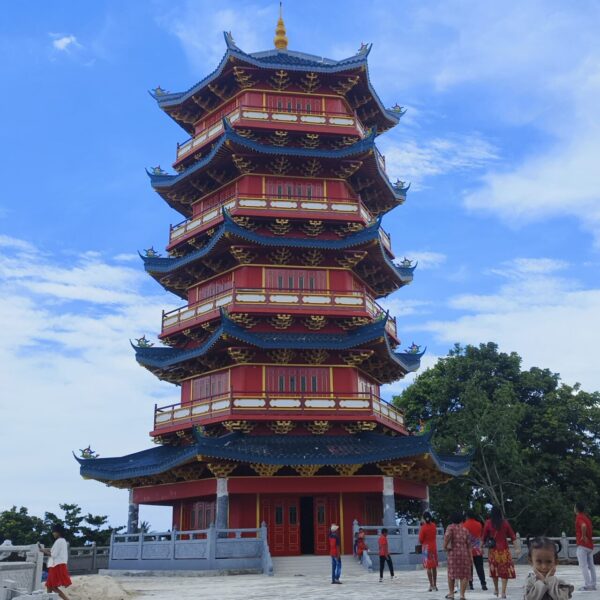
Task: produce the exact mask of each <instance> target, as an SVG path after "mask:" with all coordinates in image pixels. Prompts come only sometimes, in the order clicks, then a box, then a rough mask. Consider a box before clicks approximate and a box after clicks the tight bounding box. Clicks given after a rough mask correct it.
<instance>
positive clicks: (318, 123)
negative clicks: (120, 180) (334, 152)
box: [175, 105, 365, 164]
mask: <svg viewBox="0 0 600 600" xmlns="http://www.w3.org/2000/svg"><path fill="white" fill-rule="evenodd" d="M224 116H225V117H226V118H227V119H228V120H229V121H230V123H231V124H232V125H237V126H240V127H252V126H259V127H260V126H263V124H265V123H268V124H270V125H276V126H277V127H279V128H288V129H292V130H293V129H298V131H304V130H307V129H308V130H309V131H312V129H315V130H320V131H323V132H331V133H342V134H345V135H352V134H354V135H356V136H360V137H364V135H365V130H364V128H363V126H362V125H361V123H360V120H359V119H357V118H356V116H354V115H349V114H347V113H335V112H314V113H312V112H311V113H306V112H297V111H294V110H289V111H288V110H286V109H283V108H282V109H271V108H265V107H256V106H246V105H242V106H238V107H236V108H234V109H232V110H231V111H230V112H229V113H227V114H226V115H224ZM222 133H223V122H222V120H221V119H219V120H218V121H217V122H216V123H213V124H212V125H209V126H208V127H206V128H205V129H203V130H202V131H200V132H199V133H198V134H197V135H195V136H194V137H193V138H190V139H189V140H187V141H186V142H184V143H183V144H178V146H177V159H176V161H175V164H177V163H178V162H179V161H181V160H183V159H184V158H186V157H187V156H189V155H190V154H192V153H193V152H196V151H198V149H199V148H201V147H202V146H204V145H205V144H206V143H207V142H210V141H211V140H214V139H215V138H216V137H218V136H219V135H221V134H222Z"/></svg>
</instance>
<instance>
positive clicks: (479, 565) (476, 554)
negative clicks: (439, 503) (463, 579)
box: [463, 510, 487, 592]
mask: <svg viewBox="0 0 600 600" xmlns="http://www.w3.org/2000/svg"><path fill="white" fill-rule="evenodd" d="M463 527H464V528H465V529H466V530H467V531H468V532H469V534H470V536H471V554H472V555H473V565H474V566H475V570H476V571H477V576H478V577H479V582H480V583H481V589H482V590H483V591H484V592H485V591H486V590H487V584H486V582H485V571H484V569H483V552H482V549H481V536H482V534H483V524H482V523H481V521H480V520H479V517H478V516H477V515H476V514H475V511H472V510H469V511H467V519H466V520H465V522H464V523H463ZM469 589H471V590H472V589H473V570H472V569H471V580H470V581H469Z"/></svg>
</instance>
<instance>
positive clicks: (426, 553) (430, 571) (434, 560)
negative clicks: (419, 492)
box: [419, 511, 438, 592]
mask: <svg viewBox="0 0 600 600" xmlns="http://www.w3.org/2000/svg"><path fill="white" fill-rule="evenodd" d="M436 535H437V528H436V525H435V523H434V522H433V517H432V516H431V513H430V512H429V511H425V512H424V513H423V519H422V520H421V529H420V530H419V543H420V544H421V548H422V553H423V568H424V569H426V570H427V577H428V579H429V591H430V592H433V591H436V592H437V591H438V588H437V566H438V555H437V541H436Z"/></svg>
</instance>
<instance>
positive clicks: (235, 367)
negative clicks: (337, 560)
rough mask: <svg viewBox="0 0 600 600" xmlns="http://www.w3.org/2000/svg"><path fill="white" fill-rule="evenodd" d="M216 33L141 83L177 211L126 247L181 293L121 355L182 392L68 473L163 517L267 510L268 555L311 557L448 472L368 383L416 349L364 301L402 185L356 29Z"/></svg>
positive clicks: (261, 515)
mask: <svg viewBox="0 0 600 600" xmlns="http://www.w3.org/2000/svg"><path fill="white" fill-rule="evenodd" d="M226 42H227V52H226V55H225V57H224V59H223V61H222V62H221V64H220V65H219V67H218V69H217V70H216V71H215V72H214V73H213V74H212V75H211V76H209V77H208V78H206V79H205V80H203V81H201V82H200V83H199V84H197V85H196V86H194V87H193V88H192V89H191V90H189V91H188V92H185V93H182V94H170V93H167V92H165V91H164V90H162V89H160V88H158V89H157V90H155V91H154V95H155V97H156V99H157V101H158V104H159V106H160V107H161V108H162V109H163V110H164V111H165V112H166V113H167V114H168V115H169V116H170V117H171V118H173V119H174V120H175V121H176V122H178V123H179V124H180V125H181V126H182V127H183V128H184V129H185V130H186V131H188V132H189V134H190V135H191V138H190V139H189V140H188V141H187V142H185V143H183V144H181V145H179V146H178V148H177V155H176V160H175V163H174V165H173V166H174V169H175V171H176V174H174V175H168V174H167V173H165V172H164V171H163V170H162V169H160V167H157V168H155V169H153V170H152V172H151V173H150V177H151V181H152V185H153V187H154V189H155V190H156V191H157V192H158V193H159V194H160V196H162V197H163V198H164V199H165V201H166V202H168V204H169V205H170V206H171V207H173V208H174V209H175V210H177V211H178V212H180V213H181V214H182V216H184V217H185V220H184V221H183V222H181V223H179V224H178V225H175V226H171V229H170V234H169V241H168V244H167V246H166V250H167V253H168V254H167V256H160V255H158V254H157V253H156V252H154V250H150V251H147V252H146V256H145V257H143V258H144V262H145V268H146V270H147V271H148V272H149V273H150V274H151V276H153V277H154V278H155V279H156V280H157V281H158V282H159V283H161V285H163V286H164V287H165V288H166V289H167V290H170V291H172V292H173V293H175V294H177V295H179V296H180V297H181V298H182V299H183V300H184V301H185V306H183V307H181V308H179V309H177V310H174V311H170V312H165V313H163V316H162V330H161V333H160V335H159V339H160V340H161V342H162V343H163V344H164V347H153V345H152V344H150V343H148V342H147V341H146V340H145V338H142V339H141V340H138V347H137V348H136V356H137V360H138V361H139V362H140V364H141V365H143V366H145V367H146V368H148V369H149V370H150V371H151V372H153V373H154V374H155V375H156V376H158V377H159V378H161V379H164V380H166V381H170V382H172V383H175V384H177V385H178V386H179V390H180V392H181V396H180V399H179V401H178V402H177V403H176V404H174V405H171V406H166V407H156V408H155V414H154V423H153V428H152V431H151V436H152V437H153V438H154V441H155V442H156V443H157V444H158V447H157V448H154V449H152V450H147V451H144V452H142V453H138V454H137V455H130V457H123V458H122V459H104V460H106V461H113V462H112V463H111V462H106V463H102V462H101V461H102V460H103V459H96V460H95V461H94V464H92V463H91V462H90V461H83V462H82V473H84V475H86V476H89V477H93V478H96V479H100V480H102V481H106V482H107V483H109V484H111V485H115V486H117V487H126V488H130V489H132V490H133V499H134V502H136V503H139V504H164V505H169V506H172V507H173V527H175V528H177V529H180V530H184V529H185V530H189V529H202V528H204V527H206V526H207V525H208V524H209V523H211V522H213V521H215V520H216V522H217V524H218V525H220V526H229V527H236V528H237V527H257V526H258V525H259V524H260V523H261V522H262V521H265V522H266V523H267V526H268V531H269V545H270V549H271V553H272V554H273V555H286V554H289V555H293V554H300V553H317V554H325V553H326V552H327V546H326V536H327V533H328V529H329V525H330V523H332V522H335V523H340V524H341V531H342V540H343V550H344V552H351V545H352V540H351V537H352V533H351V532H352V522H353V520H354V519H357V520H358V521H359V522H361V523H372V524H374V523H381V522H383V521H386V522H387V523H390V522H391V521H393V518H394V516H393V499H394V497H410V498H418V499H422V500H426V499H427V495H428V493H427V487H428V485H429V484H436V483H440V482H443V481H445V480H446V479H447V478H448V477H450V476H451V475H452V474H453V473H452V469H451V468H449V467H448V468H446V467H447V465H446V467H444V466H443V464H442V462H443V461H441V460H438V457H436V456H435V454H434V453H433V451H431V450H430V449H429V446H428V445H427V444H428V442H427V443H425V442H423V440H422V439H421V438H418V437H416V436H410V435H409V432H408V431H407V430H406V428H405V426H404V420H403V416H402V414H401V413H400V412H399V411H398V410H397V409H395V408H394V407H393V406H392V405H390V404H388V403H387V402H385V401H384V400H382V399H381V385H383V384H385V383H389V382H391V381H393V380H395V379H397V378H399V377H401V376H403V375H404V374H405V373H407V372H409V371H413V370H415V369H416V368H418V365H419V359H420V356H421V355H420V353H419V352H418V349H417V348H415V347H414V346H413V347H411V348H409V349H408V350H407V351H405V352H398V351H397V347H398V346H399V345H400V343H401V340H400V337H399V332H398V331H397V328H396V322H395V320H394V319H392V318H391V317H390V316H389V315H387V314H386V313H385V312H384V311H383V310H382V308H381V307H380V306H379V304H378V303H377V300H378V298H381V297H383V296H385V295H387V294H388V293H390V292H392V291H394V290H396V289H398V288H400V287H402V286H403V285H405V284H407V283H409V282H410V281H411V280H412V270H413V267H412V265H411V264H410V262H409V261H406V260H405V261H404V262H402V263H400V264H396V262H395V261H394V257H393V255H392V250H391V242H390V238H389V236H388V235H387V234H386V233H385V232H384V231H383V230H382V229H381V226H380V220H381V217H382V215H383V214H385V213H386V212H388V211H389V210H391V209H392V208H394V207H395V206H398V205H400V204H401V203H402V202H403V201H404V198H405V193H406V189H407V188H406V187H404V185H403V184H402V183H401V182H397V183H396V184H392V183H390V181H389V180H388V178H387V175H386V172H385V160H384V158H383V157H382V156H381V154H380V153H379V152H378V150H377V148H376V146H375V144H374V140H375V138H376V136H377V135H378V134H380V133H382V132H384V131H386V130H387V129H389V128H391V127H393V126H394V125H395V124H396V123H397V122H398V120H399V117H400V115H401V111H400V110H399V107H396V108H394V109H385V108H383V106H382V104H381V101H380V100H379V98H378V97H377V95H376V94H375V92H374V90H373V89H372V87H371V84H370V82H369V78H368V71H367V55H368V51H369V47H368V46H362V47H361V49H360V50H359V52H358V53H357V54H356V55H355V56H353V57H350V58H349V59H346V60H345V61H329V60H327V59H321V58H317V57H314V56H311V55H307V54H303V53H298V52H292V51H290V50H288V49H287V45H285V47H282V45H283V42H282V41H281V39H279V41H278V44H279V45H278V47H277V49H276V50H272V51H267V52H261V53H256V54H246V53H244V52H242V51H241V50H240V49H239V48H238V47H237V46H236V45H235V43H234V41H233V39H232V38H231V36H230V35H229V34H226ZM413 440H420V441H419V442H418V443H417V441H414V443H413ZM424 443H425V446H424V445H423V444H424ZM419 444H420V445H419ZM426 446H427V449H426V450H424V448H426ZM190 457H192V458H190ZM125 459H128V460H127V461H126V460H125ZM84 463H85V464H84ZM125 464H127V467H125V466H124V465H125ZM134 467H135V468H134ZM103 469H104V470H103ZM390 498H391V501H392V509H391V510H392V512H391V513H390V507H389V503H390ZM386 502H387V504H386ZM386 507H387V508H386Z"/></svg>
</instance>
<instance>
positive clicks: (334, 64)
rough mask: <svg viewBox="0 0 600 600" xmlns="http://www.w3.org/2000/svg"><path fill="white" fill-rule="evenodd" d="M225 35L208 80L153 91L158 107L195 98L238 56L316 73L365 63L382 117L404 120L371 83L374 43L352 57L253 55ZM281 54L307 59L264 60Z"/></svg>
mask: <svg viewBox="0 0 600 600" xmlns="http://www.w3.org/2000/svg"><path fill="white" fill-rule="evenodd" d="M224 36H225V42H226V45H227V50H226V51H225V54H224V55H223V58H222V59H221V62H220V63H219V65H218V66H217V68H216V69H215V70H214V71H213V72H212V73H210V74H209V75H207V76H206V77H204V79H202V80H200V81H199V82H198V83H196V84H195V85H193V86H192V87H191V88H189V89H188V90H187V91H185V92H173V93H161V94H157V93H156V92H150V95H151V96H152V97H153V98H154V99H155V100H156V101H157V102H158V106H159V107H160V108H161V109H163V110H164V109H166V108H170V107H176V106H179V105H180V104H182V103H183V102H185V101H186V100H188V99H189V98H191V97H192V96H193V95H194V94H196V93H198V92H199V91H200V90H201V89H203V88H204V87H206V86H208V85H209V84H210V83H212V82H213V81H214V80H215V79H217V78H218V77H219V76H220V75H221V74H222V73H223V70H224V68H225V65H226V64H227V63H228V61H229V59H230V58H231V57H235V58H237V59H239V60H241V61H243V62H246V63H248V64H250V65H252V66H255V67H261V68H266V69H287V70H289V71H306V70H308V69H310V70H311V71H314V72H316V73H340V72H343V71H347V70H350V69H355V68H357V67H361V66H364V67H365V74H366V81H367V87H368V89H369V92H370V93H371V95H372V97H373V99H374V100H375V102H376V104H377V106H378V108H379V110H380V111H381V114H382V116H383V117H384V118H385V119H387V120H388V121H389V122H390V127H394V126H395V125H397V124H398V122H399V121H400V117H401V116H402V113H396V112H394V111H391V110H389V109H387V108H386V107H385V106H384V105H383V103H382V102H381V99H380V98H379V96H378V94H377V92H376V91H375V88H374V87H373V84H372V83H371V79H370V77H369V65H368V61H367V57H368V55H369V52H370V51H371V47H372V44H369V45H368V47H367V48H366V50H365V51H362V52H359V53H357V54H355V55H354V56H349V57H348V58H344V59H342V60H338V61H335V60H332V59H326V58H322V57H317V56H314V55H311V54H304V53H302V52H295V51H292V50H285V51H282V50H267V51H264V52H255V53H252V54H248V53H246V52H244V51H243V50H240V48H238V47H237V46H236V45H235V43H234V42H233V40H232V38H231V36H230V35H229V34H228V33H227V32H224ZM278 55H283V56H288V57H296V58H302V59H303V62H301V63H298V64H294V63H293V62H290V61H289V60H288V61H287V62H286V61H281V62H277V61H273V62H271V61H269V62H266V61H265V60H261V59H264V58H265V57H269V58H271V57H273V56H278ZM315 59H317V60H315Z"/></svg>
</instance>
